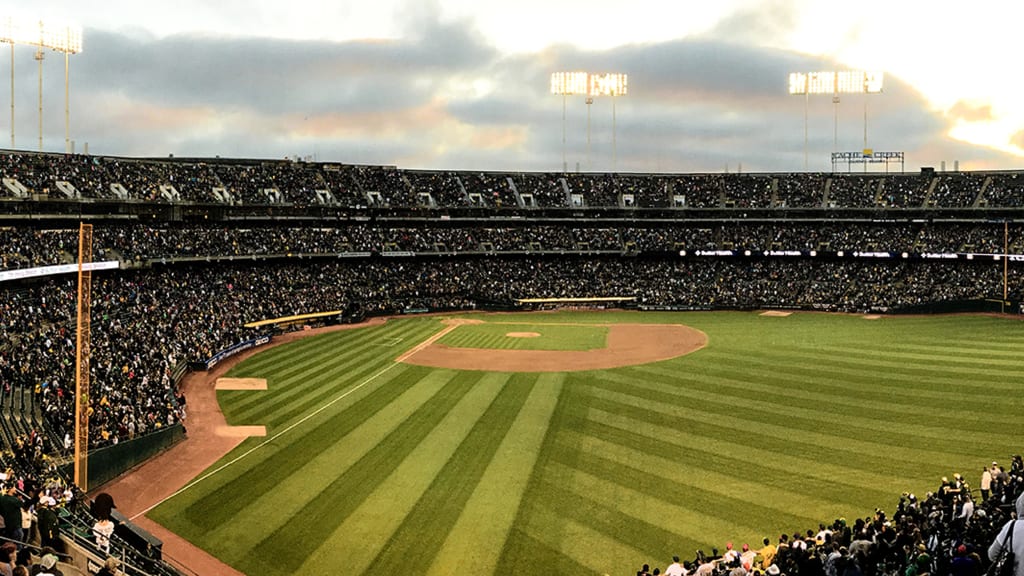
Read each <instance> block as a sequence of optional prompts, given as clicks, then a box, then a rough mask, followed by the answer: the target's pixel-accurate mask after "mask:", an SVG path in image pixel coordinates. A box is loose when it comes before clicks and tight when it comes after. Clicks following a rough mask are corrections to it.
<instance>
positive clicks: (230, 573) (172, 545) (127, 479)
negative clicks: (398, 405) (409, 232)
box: [91, 318, 385, 576]
mask: <svg viewBox="0 0 1024 576" xmlns="http://www.w3.org/2000/svg"><path fill="white" fill-rule="evenodd" d="M384 322H385V319H383V318H374V319H371V320H369V321H367V322H364V323H362V324H348V325H340V326H327V327H325V328H317V329H314V330H306V331H300V332H291V333H288V334H284V335H281V336H278V337H275V338H274V340H273V342H271V343H270V344H268V345H266V346H261V347H259V348H254V349H252V350H246V351H245V352H242V353H240V354H238V355H237V356H232V357H231V358H228V359H227V360H224V361H223V362H221V363H220V364H218V365H217V366H216V367H215V368H214V369H213V370H210V371H209V372H193V373H191V374H189V375H188V376H186V377H185V379H184V380H183V381H182V389H183V390H184V391H185V397H186V399H187V400H188V418H187V420H186V421H185V428H186V429H187V430H188V434H187V436H186V437H185V440H183V441H181V442H179V443H178V444H176V445H175V446H173V447H172V448H171V449H170V450H167V451H166V452H163V453H162V454H160V455H158V456H156V457H154V458H152V459H150V460H149V461H147V462H146V463H145V464H142V465H141V466H139V467H138V468H136V469H134V470H132V471H130V472H128V473H127V474H125V475H123V476H121V477H120V478H118V479H117V480H114V481H113V482H111V483H109V484H107V485H105V486H101V487H99V488H97V489H95V490H93V491H92V494H91V495H92V496H95V495H96V494H97V493H99V492H107V493H108V494H110V495H111V496H113V498H114V503H115V504H116V505H117V510H118V511H119V512H121V513H122V514H124V515H125V516H128V517H129V518H132V519H133V521H134V522H135V523H137V524H138V525H139V526H141V527H143V528H145V529H146V530H148V531H150V532H151V533H152V534H153V535H154V536H156V537H157V538H159V539H160V540H162V541H163V543H164V545H163V554H164V558H165V559H167V560H168V561H169V562H170V563H171V564H173V565H177V566H181V567H184V568H185V569H186V570H187V572H189V573H194V574H198V575H200V576H207V575H209V576H244V575H243V574H242V573H241V572H239V571H237V570H235V569H234V568H232V567H230V566H228V565H227V564H224V563H223V562H221V561H220V560H218V559H217V558H214V557H213V556H211V555H210V554H208V553H207V552H206V551H204V550H202V549H201V548H199V547H197V546H195V545H193V544H192V543H191V542H189V541H187V540H185V539H184V538H182V537H180V536H178V535H177V534H175V533H174V532H171V531H170V530H168V529H166V528H164V527H163V526H161V525H160V524H158V523H156V522H155V521H153V520H150V519H149V518H147V517H146V516H145V515H142V516H138V517H136V515H138V514H141V513H144V512H146V511H148V510H150V509H151V508H153V507H154V506H156V505H157V504H158V503H160V502H162V501H163V500H164V499H165V498H167V497H168V496H170V495H171V494H174V492H175V491H177V490H179V489H181V487H182V486H185V485H186V484H187V483H188V482H189V481H191V480H192V479H193V478H196V477H197V476H199V475H200V474H201V473H202V472H203V471H204V470H206V469H207V468H209V467H210V466H212V465H213V464H214V463H215V462H217V460H220V459H221V458H222V457H223V456H224V455H225V454H227V453H228V452H230V451H231V450H233V449H234V448H235V447H236V446H238V445H239V444H241V443H242V441H243V440H245V439H246V437H248V436H249V435H251V434H253V433H254V432H255V430H254V429H252V428H250V427H241V426H228V425H227V421H225V419H224V414H223V413H222V412H221V411H220V405H219V404H217V391H216V389H215V388H216V382H217V379H218V378H220V377H221V376H223V375H224V374H225V373H227V371H228V370H230V369H231V368H232V367H234V366H235V365H236V364H238V363H239V362H241V361H242V360H245V359H246V358H248V357H250V356H252V355H253V354H256V353H257V352H264V351H266V350H269V349H270V348H273V347H275V346H280V345H281V344H285V343H287V342H292V341H294V340H297V339H299V338H305V337H307V336H313V335H316V334H324V333H326V332H334V331H337V330H347V329H352V328H359V327H363V326H370V325H377V324H383V323H384ZM243 428H249V429H247V430H246V429H243Z"/></svg>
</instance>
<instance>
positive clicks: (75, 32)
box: [0, 17, 82, 152]
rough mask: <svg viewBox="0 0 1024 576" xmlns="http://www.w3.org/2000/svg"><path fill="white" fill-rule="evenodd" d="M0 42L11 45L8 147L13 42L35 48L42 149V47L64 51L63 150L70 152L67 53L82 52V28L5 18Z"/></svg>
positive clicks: (12, 98)
mask: <svg viewBox="0 0 1024 576" xmlns="http://www.w3.org/2000/svg"><path fill="white" fill-rule="evenodd" d="M0 42H7V43H9V44H10V45H11V147H12V148H13V147H14V45H15V44H26V45H29V46H35V47H36V54H35V58H36V60H38V61H39V150H40V151H42V149H43V59H44V57H45V52H43V49H44V48H48V49H50V50H53V51H55V52H63V53H64V150H65V152H70V151H71V128H70V124H71V100H70V92H71V89H70V61H69V56H70V55H71V54H78V53H79V52H81V51H82V28H81V27H79V26H71V25H52V24H51V25H47V24H46V23H44V22H42V21H39V23H38V24H34V25H25V24H21V23H19V22H16V21H15V20H14V19H13V18H10V17H8V18H7V22H6V23H5V25H3V24H0Z"/></svg>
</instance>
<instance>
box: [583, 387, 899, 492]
mask: <svg viewBox="0 0 1024 576" xmlns="http://www.w3.org/2000/svg"><path fill="white" fill-rule="evenodd" d="M591 407H592V410H593V411H594V412H593V413H592V414H590V417H589V419H588V421H587V422H586V423H585V424H584V425H583V426H582V427H581V432H584V431H585V432H587V433H590V434H592V435H594V436H595V437H600V438H603V439H606V440H608V441H615V442H619V443H620V444H622V445H624V446H630V445H633V444H632V443H634V442H635V443H636V444H635V447H636V449H637V450H646V449H648V448H651V449H654V448H655V447H656V446H658V445H660V443H659V444H654V445H652V443H648V442H645V441H644V440H643V439H644V438H645V437H647V436H655V437H656V438H657V439H658V440H659V441H660V442H670V443H671V444H672V446H673V448H674V449H675V450H684V449H685V450H686V456H687V461H688V462H698V463H699V464H694V465H695V466H698V467H706V468H708V469H711V470H723V469H744V470H749V471H751V472H752V473H756V474H757V476H758V477H759V478H764V480H762V482H763V483H765V484H767V485H770V486H773V487H775V488H776V489H779V490H783V491H785V490H798V491H801V492H804V493H809V494H815V495H820V494H829V493H831V492H834V491H835V490H836V488H842V489H845V490H847V491H850V492H860V491H864V490H871V489H872V487H873V486H876V485H877V482H878V481H880V480H882V479H885V478H888V477H887V476H884V475H881V474H879V475H877V476H871V475H869V476H867V477H862V476H860V475H859V474H851V472H853V471H858V472H859V471H860V470H863V469H868V470H870V469H872V468H873V466H877V467H879V468H883V469H886V470H889V471H891V473H896V474H900V473H903V472H904V471H905V470H904V469H905V468H907V467H908V466H907V465H906V464H905V463H902V462H899V461H898V460H895V459H890V458H884V459H882V460H881V461H879V460H878V458H880V457H879V456H878V455H877V454H865V453H862V452H855V451H852V450H847V449H845V448H841V447H838V446H836V447H831V448H830V447H822V446H817V445H813V444H808V443H805V442H801V441H799V440H795V439H792V438H790V439H785V438H781V439H780V438H777V437H772V436H770V435H767V434H762V433H760V431H759V429H758V427H756V426H754V427H750V428H742V429H741V428H738V427H735V426H728V425H725V424H721V423H719V422H718V421H717V420H716V419H714V418H712V419H699V418H689V417H687V415H688V412H687V411H686V410H685V409H679V410H675V409H672V408H670V407H657V408H658V409H657V410H655V407H650V406H647V407H644V406H643V402H637V403H636V405H632V406H630V405H628V404H625V403H617V402H609V401H601V400H600V399H595V401H594V402H593V403H592V404H591ZM631 424H632V425H633V426H632V428H631V427H630V425H631ZM637 424H639V426H637ZM598 427H606V428H608V429H607V430H605V429H604V428H598ZM631 430H633V431H632V432H630V431H631ZM621 432H629V434H628V435H626V436H625V437H622V436H621V435H620V433H621ZM751 446H759V447H760V448H759V449H758V457H757V458H751V455H750V447H751ZM665 457H669V456H668V455H665ZM872 457H875V460H872ZM825 466H827V467H828V468H827V473H822V472H823V471H824V470H823V467H825ZM887 466H888V468H886V467H887ZM808 470H814V471H815V472H808ZM819 470H821V471H822V472H818V471H819ZM847 479H850V481H847ZM878 496H880V497H884V493H879V494H878ZM833 498H834V497H833Z"/></svg>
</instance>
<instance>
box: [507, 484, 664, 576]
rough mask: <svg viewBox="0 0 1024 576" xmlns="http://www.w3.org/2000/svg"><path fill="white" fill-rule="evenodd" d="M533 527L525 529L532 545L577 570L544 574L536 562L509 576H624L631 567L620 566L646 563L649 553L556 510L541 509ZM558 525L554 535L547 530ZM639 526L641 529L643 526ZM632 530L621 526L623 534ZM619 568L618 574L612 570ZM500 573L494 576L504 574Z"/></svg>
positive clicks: (531, 525) (534, 517)
mask: <svg viewBox="0 0 1024 576" xmlns="http://www.w3.org/2000/svg"><path fill="white" fill-rule="evenodd" d="M573 504H575V502H573ZM532 520H533V521H532V523H531V524H530V525H528V526H527V527H526V530H527V531H528V533H530V534H533V541H534V542H537V543H540V544H541V545H543V546H544V547H547V548H551V549H553V550H556V551H557V552H558V555H557V556H556V557H557V558H559V559H565V561H567V563H571V564H574V565H577V566H579V568H578V569H577V570H575V571H572V572H561V571H558V572H556V571H554V570H551V571H549V570H547V567H546V566H543V565H540V564H537V563H536V562H534V563H533V565H532V566H531V567H530V570H528V571H525V572H508V573H509V574H517V575H518V574H569V575H572V576H577V575H586V574H590V575H593V576H601V575H604V576H608V574H609V573H612V574H626V573H627V572H626V568H625V567H626V566H628V565H631V564H633V563H632V562H629V563H628V564H621V562H623V561H626V562H628V560H625V559H629V558H645V559H649V558H650V555H649V552H648V551H647V550H645V549H643V548H636V547H634V546H631V545H630V544H629V543H628V542H624V541H623V540H621V539H619V538H616V537H615V536H609V535H608V531H607V530H602V528H604V526H596V527H595V526H594V525H593V524H592V523H591V522H589V521H588V520H587V519H582V520H581V519H579V518H574V517H571V516H566V515H564V514H561V511H560V510H559V509H557V508H548V507H544V508H541V509H540V510H538V511H537V513H536V514H535V515H534V516H533V518H532ZM555 524H557V525H559V526H560V528H561V529H560V531H559V532H558V533H557V534H555V533H552V532H551V531H550V530H548V529H547V527H548V526H550V525H555ZM639 525H641V526H642V525H644V524H643V523H642V522H641V523H639ZM632 528H634V526H622V529H623V530H627V529H632ZM617 564H618V566H620V569H619V570H615V569H614V568H612V567H613V566H616V565H617ZM639 567H640V566H639V564H637V565H635V566H633V567H632V570H630V572H633V571H635V570H636V569H637V568H639ZM503 573H504V572H503V571H499V572H497V573H496V574H503Z"/></svg>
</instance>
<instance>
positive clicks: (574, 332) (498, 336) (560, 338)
mask: <svg viewBox="0 0 1024 576" xmlns="http://www.w3.org/2000/svg"><path fill="white" fill-rule="evenodd" d="M511 332H520V333H522V332H530V333H535V334H539V336H536V337H533V338H512V337H509V336H506V334H509V333H511ZM607 340H608V328H607V327H605V326H581V325H572V326H568V325H560V324H553V323H551V322H547V323H541V322H537V323H506V322H505V321H500V322H494V323H492V322H488V323H486V324H463V325H461V326H459V327H458V328H456V329H455V330H453V331H452V332H449V333H448V334H445V335H444V337H443V338H441V339H440V340H438V343H439V344H444V345H446V346H451V347H453V348H493V349H498V350H596V349H599V348H604V347H606V346H607Z"/></svg>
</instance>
